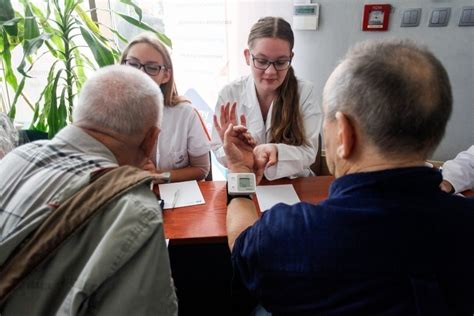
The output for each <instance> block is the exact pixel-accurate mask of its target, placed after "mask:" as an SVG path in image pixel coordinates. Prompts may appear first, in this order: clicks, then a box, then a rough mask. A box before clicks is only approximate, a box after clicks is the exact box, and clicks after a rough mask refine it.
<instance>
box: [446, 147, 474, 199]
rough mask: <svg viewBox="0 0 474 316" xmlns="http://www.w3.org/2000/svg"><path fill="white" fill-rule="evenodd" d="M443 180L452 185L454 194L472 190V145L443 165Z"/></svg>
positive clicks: (473, 161)
mask: <svg viewBox="0 0 474 316" xmlns="http://www.w3.org/2000/svg"><path fill="white" fill-rule="evenodd" d="M443 179H444V180H447V181H449V183H451V184H452V185H453V187H454V190H455V192H462V191H464V190H469V189H473V188H474V145H472V146H471V147H469V149H468V150H466V151H463V152H460V153H459V154H458V155H457V156H456V158H454V159H453V160H448V161H446V162H445V163H444V165H443Z"/></svg>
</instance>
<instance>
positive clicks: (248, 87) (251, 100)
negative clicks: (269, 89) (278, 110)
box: [240, 75, 273, 137]
mask: <svg viewBox="0 0 474 316" xmlns="http://www.w3.org/2000/svg"><path fill="white" fill-rule="evenodd" d="M240 100H241V104H242V106H245V107H246V108H248V109H252V108H253V107H255V108H253V109H252V110H255V111H258V113H260V115H261V111H260V108H259V103H258V98H257V89H256V88H255V81H254V80H253V77H252V75H249V76H248V77H247V79H246V80H245V88H244V89H243V90H242V92H241V95H240ZM272 110H273V102H272V105H271V106H270V109H269V110H268V113H269V115H268V116H267V121H266V124H265V133H266V134H267V135H266V136H267V137H268V131H269V130H270V126H272V122H271V121H272V116H271V114H270V113H272ZM262 121H263V118H262Z"/></svg>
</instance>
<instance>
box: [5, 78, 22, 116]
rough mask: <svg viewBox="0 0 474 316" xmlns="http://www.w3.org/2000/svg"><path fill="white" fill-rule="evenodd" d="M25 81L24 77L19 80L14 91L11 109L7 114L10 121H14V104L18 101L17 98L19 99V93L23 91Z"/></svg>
mask: <svg viewBox="0 0 474 316" xmlns="http://www.w3.org/2000/svg"><path fill="white" fill-rule="evenodd" d="M25 81H26V77H23V79H21V81H20V85H18V88H17V89H16V90H15V98H13V102H12V107H11V109H10V111H9V112H8V116H9V117H10V118H11V119H12V120H14V119H15V116H16V102H17V101H18V98H19V97H20V95H21V92H22V91H23V88H24V87H25Z"/></svg>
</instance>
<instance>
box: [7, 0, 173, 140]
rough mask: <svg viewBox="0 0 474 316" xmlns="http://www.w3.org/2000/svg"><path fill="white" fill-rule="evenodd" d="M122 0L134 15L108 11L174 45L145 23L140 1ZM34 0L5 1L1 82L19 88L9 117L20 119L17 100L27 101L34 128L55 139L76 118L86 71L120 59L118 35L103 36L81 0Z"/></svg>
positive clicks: (111, 30)
mask: <svg viewBox="0 0 474 316" xmlns="http://www.w3.org/2000/svg"><path fill="white" fill-rule="evenodd" d="M119 1H120V2H121V3H123V4H125V5H126V6H129V7H130V8H133V12H134V14H133V16H132V15H127V14H123V13H119V12H115V11H110V10H107V9H103V10H106V11H107V12H109V13H110V14H113V15H116V16H117V18H118V19H123V20H125V21H126V22H127V23H129V24H130V25H131V26H135V27H138V28H140V29H143V30H146V31H151V32H154V33H156V34H157V36H158V37H159V38H160V39H161V40H162V41H163V43H165V44H166V45H168V46H169V47H171V41H170V39H169V38H168V37H166V36H165V35H164V34H162V33H160V32H158V31H156V30H155V29H154V28H153V27H151V26H150V25H148V24H146V23H145V22H143V21H142V10H141V9H140V7H139V6H138V5H136V4H135V3H134V2H133V1H132V0H119ZM33 2H34V1H27V0H19V1H18V5H19V6H20V5H21V7H22V9H23V10H22V11H21V12H20V11H17V10H14V8H13V7H12V4H11V0H0V54H1V61H2V63H3V73H1V74H0V80H2V81H3V82H4V83H6V84H8V85H9V86H10V87H11V88H12V90H13V91H14V96H13V94H12V96H13V100H10V104H11V110H10V112H9V116H10V117H11V118H12V119H13V118H14V117H15V113H16V106H17V104H18V101H19V100H20V99H23V100H24V101H25V103H26V104H28V105H29V106H30V107H31V109H32V110H33V112H34V115H33V119H32V124H31V126H30V129H35V130H40V131H45V132H48V136H49V137H50V138H51V137H52V136H54V134H56V133H57V131H59V130H60V129H61V128H62V127H64V126H65V125H67V124H68V123H69V122H71V113H72V109H73V104H74V99H75V97H76V95H77V93H78V92H79V90H80V89H81V86H82V85H83V83H84V81H85V80H86V73H87V69H97V68H98V67H103V66H106V65H110V64H113V63H115V62H116V61H117V60H118V59H119V57H120V51H119V48H118V43H117V42H116V41H115V40H114V39H111V38H107V37H106V36H104V35H103V33H102V32H101V29H100V28H99V24H98V23H97V22H95V21H93V20H92V18H91V16H90V12H89V11H86V10H85V9H84V8H83V1H82V0H44V1H42V2H41V3H39V2H38V1H35V3H36V4H35V3H33ZM101 26H102V27H105V28H107V29H108V30H109V31H110V32H111V34H114V35H115V36H113V37H115V38H117V39H118V40H119V41H122V42H124V43H126V42H127V40H126V39H125V38H124V37H123V36H122V35H121V34H120V33H119V32H118V31H117V30H116V29H114V28H113V27H111V26H105V25H101ZM18 45H21V46H22V51H23V57H22V59H21V62H20V63H19V64H18V65H13V64H12V50H13V49H14V48H16V47H17V46H18ZM85 46H87V47H85ZM45 55H49V56H52V57H53V58H52V60H53V62H52V64H51V65H50V67H49V72H48V74H47V80H46V84H45V85H44V87H42V91H41V93H40V96H39V97H38V99H37V100H34V101H31V100H30V98H29V97H28V95H27V93H26V91H27V88H26V87H27V86H28V84H31V85H37V84H38V81H37V80H35V78H33V77H32V76H31V71H32V69H33V68H34V66H35V65H36V64H38V63H40V62H42V60H45ZM49 60H51V58H50V59H49ZM15 68H16V70H17V71H16V72H15V71H14V69H15Z"/></svg>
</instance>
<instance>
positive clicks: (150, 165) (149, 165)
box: [142, 159, 158, 173]
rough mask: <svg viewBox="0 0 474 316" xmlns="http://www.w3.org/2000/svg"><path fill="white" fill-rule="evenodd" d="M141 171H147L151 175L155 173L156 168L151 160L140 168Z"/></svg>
mask: <svg viewBox="0 0 474 316" xmlns="http://www.w3.org/2000/svg"><path fill="white" fill-rule="evenodd" d="M142 169H143V170H145V171H149V172H151V173H157V172H158V170H156V166H155V164H154V163H153V161H152V160H151V159H148V160H147V161H146V162H145V164H144V165H143V166H142Z"/></svg>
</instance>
